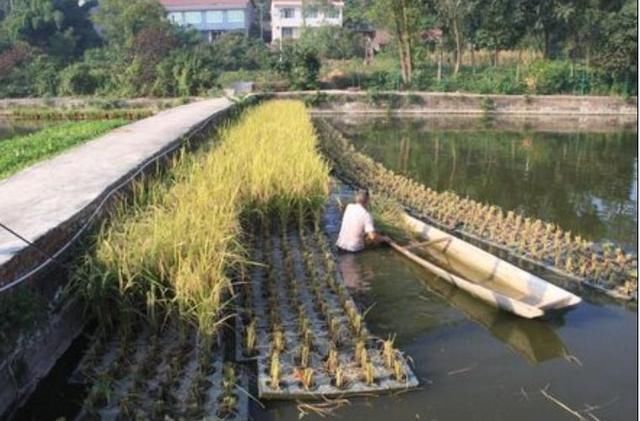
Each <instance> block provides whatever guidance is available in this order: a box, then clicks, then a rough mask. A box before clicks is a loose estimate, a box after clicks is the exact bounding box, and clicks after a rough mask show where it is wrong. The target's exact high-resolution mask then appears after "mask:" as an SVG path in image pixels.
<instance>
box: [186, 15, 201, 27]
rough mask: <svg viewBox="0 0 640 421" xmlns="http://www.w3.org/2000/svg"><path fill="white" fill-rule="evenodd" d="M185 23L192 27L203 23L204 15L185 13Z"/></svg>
mask: <svg viewBox="0 0 640 421" xmlns="http://www.w3.org/2000/svg"><path fill="white" fill-rule="evenodd" d="M184 21H185V22H186V23H188V24H190V25H197V24H199V23H202V13H200V12H184Z"/></svg>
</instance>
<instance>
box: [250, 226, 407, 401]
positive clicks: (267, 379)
mask: <svg viewBox="0 0 640 421" xmlns="http://www.w3.org/2000/svg"><path fill="white" fill-rule="evenodd" d="M294 225H295V224H294ZM252 243H253V247H252V248H253V253H254V255H253V258H254V260H255V261H256V262H259V264H258V265H256V266H255V267H254V269H253V271H252V273H251V274H247V275H246V276H245V279H246V280H245V282H242V283H241V285H242V287H241V294H240V300H241V306H240V311H239V315H240V316H239V323H238V327H239V330H238V331H239V332H241V335H240V340H239V341H238V345H239V346H238V347H237V353H238V355H237V358H238V359H255V360H257V366H258V392H259V396H260V397H261V398H268V399H299V398H301V399H304V398H318V397H321V396H323V397H327V396H338V395H339V396H348V395H351V394H359V393H372V392H385V391H390V390H398V389H408V388H412V387H416V386H417V385H418V379H417V378H416V376H415V375H414V374H413V372H412V371H411V369H410V367H409V365H408V364H407V360H406V359H405V357H404V356H403V354H402V353H401V352H400V351H399V350H397V349H396V348H395V347H394V341H393V339H392V338H389V339H387V340H381V339H378V338H376V337H374V336H372V335H371V334H370V333H369V332H368V331H367V328H366V326H365V323H364V317H363V314H362V313H361V312H360V310H359V309H358V307H357V306H356V304H355V303H354V301H353V300H352V298H351V296H350V294H349V292H348V291H347V288H346V287H345V285H344V283H343V281H342V279H341V277H340V276H339V272H338V271H337V268H336V265H335V259H334V255H333V253H332V250H331V247H330V246H329V243H328V241H327V239H326V237H325V235H324V233H323V232H322V231H321V230H320V228H319V223H316V224H315V229H312V228H310V227H308V226H307V225H306V224H305V223H304V222H303V221H300V222H299V223H298V224H297V226H292V225H291V224H286V223H283V222H279V223H271V222H270V221H269V220H268V219H264V220H263V222H262V223H261V224H258V225H256V226H255V227H254V230H253V238H252ZM249 278H250V279H251V281H249Z"/></svg>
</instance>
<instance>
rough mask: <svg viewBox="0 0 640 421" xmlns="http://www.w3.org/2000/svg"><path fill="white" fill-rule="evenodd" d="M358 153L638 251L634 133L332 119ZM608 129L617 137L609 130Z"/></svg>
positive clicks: (437, 186)
mask: <svg viewBox="0 0 640 421" xmlns="http://www.w3.org/2000/svg"><path fill="white" fill-rule="evenodd" d="M332 123H333V124H335V125H336V126H337V127H338V128H339V129H340V130H342V131H344V132H345V133H346V134H347V136H348V137H349V138H351V139H352V140H353V142H354V144H355V145H356V147H357V148H359V149H360V150H363V151H364V152H366V153H367V154H369V155H371V156H372V157H373V158H375V159H376V160H379V161H380V162H383V163H384V164H385V165H386V166H387V167H389V168H391V169H393V170H394V171H398V172H401V173H404V174H407V175H409V176H410V177H412V178H414V179H416V180H418V181H420V182H422V183H424V184H425V185H428V186H430V187H432V188H435V189H437V190H439V191H442V190H453V191H455V192H457V193H458V194H460V195H462V196H469V197H471V198H473V199H475V200H479V201H481V202H490V203H494V204H497V205H499V206H501V207H503V208H504V209H518V210H520V211H522V212H524V213H526V214H528V215H532V216H536V217H539V218H542V219H545V220H548V221H552V222H555V223H558V224H559V225H561V226H562V227H564V228H565V229H567V230H571V231H572V232H574V233H577V234H580V235H582V236H583V237H586V238H589V239H591V240H593V241H601V240H611V241H615V242H617V243H620V244H622V245H623V246H624V247H626V248H627V249H635V248H636V245H637V238H636V232H637V222H636V209H637V184H636V182H635V174H636V171H637V155H638V150H637V141H636V140H637V133H636V132H634V131H629V130H619V131H611V132H604V133H584V132H578V131H576V132H566V131H565V132H538V131H527V130H523V131H500V130H496V129H485V128H483V127H482V125H481V124H480V122H479V121H476V122H475V126H470V127H468V128H466V129H464V130H460V129H458V130H455V129H449V128H444V129H443V128H435V129H432V128H430V127H429V124H433V122H429V121H426V120H421V119H403V118H375V119H368V120H355V121H350V122H345V121H343V120H341V119H340V118H335V119H333V120H332ZM612 130H615V128H613V129H612Z"/></svg>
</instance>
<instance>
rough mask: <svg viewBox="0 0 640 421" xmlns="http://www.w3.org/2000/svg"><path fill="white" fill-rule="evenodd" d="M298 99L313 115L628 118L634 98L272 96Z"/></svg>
mask: <svg viewBox="0 0 640 421" xmlns="http://www.w3.org/2000/svg"><path fill="white" fill-rule="evenodd" d="M272 95H273V96H275V97H295V98H301V99H303V100H305V102H307V104H309V105H311V106H312V107H314V110H315V112H319V113H320V112H341V113H350V114H353V113H359V114H367V113H379V112H395V113H403V114H487V113H494V114H527V115H585V116H586V115H628V116H634V117H635V116H636V115H637V112H638V107H637V97H631V98H628V99H623V98H621V97H613V96H571V95H479V94H459V93H427V92H396V91H380V92H364V91H338V90H328V91H298V92H282V93H274V94H272Z"/></svg>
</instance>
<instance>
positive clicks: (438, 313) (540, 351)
mask: <svg viewBox="0 0 640 421" xmlns="http://www.w3.org/2000/svg"><path fill="white" fill-rule="evenodd" d="M339 259H340V260H339V268H340V270H341V271H342V274H343V277H344V278H345V282H346V283H347V285H349V286H352V287H353V288H355V291H353V293H354V295H355V297H356V300H357V301H358V302H360V303H361V304H362V305H363V306H365V307H370V306H373V308H374V309H375V311H372V312H371V316H370V317H373V320H371V323H369V324H371V325H374V326H376V328H377V329H380V330H382V331H393V332H397V333H398V335H399V338H400V339H401V340H410V338H412V337H415V336H418V335H420V334H422V333H424V331H425V330H429V329H435V328H438V327H441V326H444V325H449V324H455V323H458V322H460V321H463V320H464V319H463V318H460V317H459V316H457V314H459V313H458V312H460V313H462V314H463V315H464V317H465V318H466V319H469V320H471V321H473V322H475V323H478V324H479V325H481V326H482V327H484V328H485V329H487V330H488V331H489V332H490V333H491V335H492V336H493V337H495V338H496V339H499V340H500V341H502V342H503V343H505V344H506V345H507V346H508V347H509V348H511V349H512V350H513V351H515V352H516V353H517V354H518V355H520V356H521V357H522V358H524V359H525V360H526V361H527V362H529V363H530V364H534V365H535V364H538V363H541V362H544V361H548V360H551V359H554V358H562V357H566V356H568V355H569V351H568V349H567V348H566V346H565V345H564V343H563V342H562V340H561V339H560V337H559V336H558V335H557V334H556V333H555V331H554V329H553V325H561V324H562V323H563V321H562V316H557V317H556V318H555V319H554V320H553V321H548V320H543V321H540V320H525V319H521V318H518V317H515V316H513V315H511V314H508V313H506V312H504V311H500V310H498V309H496V308H494V307H492V306H490V305H487V304H485V303H483V302H482V301H480V300H477V299H475V298H473V297H472V296H471V295H469V294H467V293H466V292H464V291H462V290H460V289H459V288H456V287H455V286H453V285H451V284H449V283H447V282H445V281H443V280H441V279H439V278H437V277H436V276H434V275H432V274H431V273H429V272H427V271H425V270H424V269H421V268H418V267H416V266H415V265H412V264H411V263H410V262H407V261H406V260H405V259H403V258H401V257H400V256H397V255H395V254H394V253H393V252H392V251H390V250H377V251H376V250H369V251H367V252H364V253H360V254H343V255H341V256H340V257H339ZM392 307H393V308H392ZM447 307H448V309H447ZM451 309H455V310H457V311H458V312H452V311H451Z"/></svg>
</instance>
